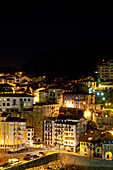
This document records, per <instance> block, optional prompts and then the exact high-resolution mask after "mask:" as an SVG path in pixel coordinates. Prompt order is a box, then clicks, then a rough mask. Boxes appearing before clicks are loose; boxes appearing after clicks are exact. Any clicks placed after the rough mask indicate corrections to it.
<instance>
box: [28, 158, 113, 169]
mask: <svg viewBox="0 0 113 170" xmlns="http://www.w3.org/2000/svg"><path fill="white" fill-rule="evenodd" d="M26 170H113V168H108V167H82V166H77V165H75V164H72V163H68V164H67V163H66V161H60V160H57V161H53V162H49V163H48V164H45V165H41V166H37V167H33V168H29V169H26Z"/></svg>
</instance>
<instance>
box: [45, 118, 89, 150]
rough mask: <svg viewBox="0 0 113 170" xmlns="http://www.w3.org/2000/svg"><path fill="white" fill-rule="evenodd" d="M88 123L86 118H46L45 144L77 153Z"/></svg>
mask: <svg viewBox="0 0 113 170" xmlns="http://www.w3.org/2000/svg"><path fill="white" fill-rule="evenodd" d="M86 124H87V121H86V119H85V118H84V117H81V118H79V119H75V120H74V119H71V118H69V117H68V118H66V117H65V118H61V117H59V118H58V119H55V118H46V119H45V120H44V143H45V144H47V145H50V146H60V147H61V148H64V149H66V150H70V151H72V152H76V146H77V144H78V143H77V140H78V138H79V137H80V136H81V135H82V134H83V133H84V132H85V131H86Z"/></svg>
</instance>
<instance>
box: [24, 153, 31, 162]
mask: <svg viewBox="0 0 113 170" xmlns="http://www.w3.org/2000/svg"><path fill="white" fill-rule="evenodd" d="M31 159H32V158H31V155H30V154H26V156H25V157H24V160H27V161H29V160H31Z"/></svg>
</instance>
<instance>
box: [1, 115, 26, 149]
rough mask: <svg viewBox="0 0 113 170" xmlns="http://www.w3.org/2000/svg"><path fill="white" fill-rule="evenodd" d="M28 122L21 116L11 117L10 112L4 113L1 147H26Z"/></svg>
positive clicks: (2, 117) (2, 116)
mask: <svg viewBox="0 0 113 170" xmlns="http://www.w3.org/2000/svg"><path fill="white" fill-rule="evenodd" d="M25 143H26V122H25V119H21V118H19V117H11V116H10V114H9V113H5V112H4V113H2V114H1V117H0V149H1V150H4V151H5V152H6V151H12V152H15V151H19V150H21V149H25Z"/></svg>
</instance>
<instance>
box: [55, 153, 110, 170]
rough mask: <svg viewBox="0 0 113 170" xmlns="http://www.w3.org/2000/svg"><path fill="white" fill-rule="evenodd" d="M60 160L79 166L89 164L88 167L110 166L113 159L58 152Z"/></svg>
mask: <svg viewBox="0 0 113 170" xmlns="http://www.w3.org/2000/svg"><path fill="white" fill-rule="evenodd" d="M58 157H59V159H60V160H62V161H63V160H65V161H66V162H67V163H72V164H76V165H79V166H89V167H112V168H113V161H108V160H100V159H91V158H87V157H81V156H78V155H72V154H68V153H60V154H59V156H58Z"/></svg>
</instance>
